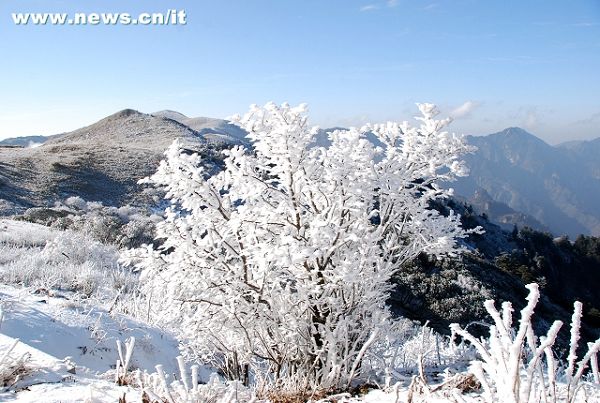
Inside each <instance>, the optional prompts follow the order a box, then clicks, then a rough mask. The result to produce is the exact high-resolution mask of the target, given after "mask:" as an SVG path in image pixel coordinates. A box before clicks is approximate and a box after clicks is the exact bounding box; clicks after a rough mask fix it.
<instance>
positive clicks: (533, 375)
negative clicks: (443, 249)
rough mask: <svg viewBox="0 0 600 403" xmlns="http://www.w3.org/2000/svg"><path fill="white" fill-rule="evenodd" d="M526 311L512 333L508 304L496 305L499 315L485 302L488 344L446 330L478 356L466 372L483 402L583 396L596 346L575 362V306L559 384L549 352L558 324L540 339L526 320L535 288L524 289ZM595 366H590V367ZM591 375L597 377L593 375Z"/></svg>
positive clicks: (577, 325)
mask: <svg viewBox="0 0 600 403" xmlns="http://www.w3.org/2000/svg"><path fill="white" fill-rule="evenodd" d="M527 288H528V289H529V296H528V297H527V302H528V303H527V306H525V308H523V310H522V311H521V318H520V320H519V326H518V328H517V329H513V327H512V326H513V316H512V314H513V309H512V305H511V303H510V302H504V303H503V304H502V310H501V311H500V312H499V311H498V310H497V309H496V307H495V306H494V301H492V300H488V301H486V303H485V308H486V310H487V311H488V313H489V314H490V316H491V318H492V319H493V321H494V325H491V326H490V336H489V339H488V340H483V339H482V340H478V339H476V338H475V337H473V336H472V335H471V334H470V333H469V332H468V331H466V330H465V329H463V328H461V327H460V326H459V325H458V324H452V325H451V329H452V332H453V333H455V334H458V335H459V336H461V337H463V338H464V339H465V340H467V341H468V342H469V343H471V344H472V345H473V346H474V347H475V348H476V349H477V351H478V353H479V355H480V359H479V360H476V361H473V362H472V363H471V367H470V371H471V372H472V373H473V374H474V375H475V376H476V377H477V379H478V380H479V381H480V382H481V385H482V387H483V389H484V396H485V398H486V401H489V402H506V403H529V402H540V401H550V402H556V401H565V402H574V401H576V400H577V394H578V393H579V392H583V388H584V386H585V385H584V384H583V383H582V375H583V372H584V371H585V369H586V368H587V367H588V364H589V363H590V360H592V362H593V360H595V357H596V356H597V354H598V350H599V348H600V340H598V341H596V342H595V343H590V344H589V345H588V352H587V353H586V355H585V356H584V357H583V358H581V359H580V360H579V361H577V356H576V350H577V345H578V344H577V343H578V340H579V330H580V325H581V322H580V319H581V303H579V302H577V303H575V313H574V314H573V321H572V324H571V347H570V353H569V356H568V358H567V361H568V366H567V369H566V370H565V379H564V382H565V383H566V386H565V385H564V384H559V383H558V379H559V378H558V363H557V362H556V360H555V358H554V352H553V351H552V346H553V345H554V342H555V340H556V336H557V334H558V331H559V330H560V328H561V326H562V322H561V321H555V322H554V324H553V325H552V326H551V327H550V329H549V330H548V332H547V334H546V335H545V336H541V337H539V338H538V337H536V336H535V335H534V332H533V326H532V322H531V318H532V316H533V313H534V308H535V306H536V304H537V302H538V299H539V296H540V294H539V290H538V285H537V284H529V285H527ZM594 365H595V364H593V366H594ZM596 373H597V371H596Z"/></svg>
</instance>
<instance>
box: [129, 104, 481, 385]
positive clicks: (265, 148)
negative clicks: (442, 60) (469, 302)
mask: <svg viewBox="0 0 600 403" xmlns="http://www.w3.org/2000/svg"><path fill="white" fill-rule="evenodd" d="M419 109H420V111H421V113H422V117H419V118H417V119H419V120H420V121H421V125H420V126H419V127H412V126H411V125H409V123H407V122H403V123H387V124H383V125H376V126H369V127H365V128H362V129H356V128H352V129H349V130H335V131H333V132H331V133H329V139H330V142H331V144H330V145H329V146H328V147H319V146H317V145H316V143H315V135H316V134H317V132H318V129H317V128H315V127H310V126H309V125H308V118H307V116H306V114H305V107H304V106H303V105H301V106H299V107H290V106H289V105H287V104H283V105H281V106H276V105H274V104H267V105H266V106H265V107H257V106H254V107H252V109H251V110H250V112H249V113H248V114H246V115H245V116H244V117H236V118H234V122H235V123H236V124H238V125H240V126H241V127H243V128H244V129H245V130H247V131H248V133H249V134H248V138H249V139H250V140H251V141H252V146H253V148H252V150H247V149H245V148H244V147H242V146H235V147H233V148H232V149H230V150H225V151H224V154H225V155H226V158H225V161H224V164H225V168H224V170H223V171H221V172H220V173H218V174H214V175H209V173H207V172H206V171H205V170H204V168H203V167H202V158H201V157H200V156H199V155H197V154H195V153H191V152H189V151H188V150H185V149H184V148H183V146H182V145H181V144H179V143H177V142H175V143H174V144H173V145H172V146H171V147H170V148H169V149H168V150H167V152H166V153H165V155H166V159H165V160H164V161H162V162H161V164H160V167H159V169H158V171H157V173H156V174H155V175H153V176H152V177H151V178H149V179H147V180H146V182H148V183H151V184H154V185H158V186H162V187H165V188H166V191H167V196H166V197H167V198H168V199H170V201H171V206H170V207H169V208H168V209H167V210H166V213H165V214H166V219H165V221H164V222H162V223H160V224H158V226H157V236H158V237H159V238H162V239H164V240H165V242H164V245H163V246H162V247H161V248H158V249H154V248H152V247H148V248H143V249H138V250H136V251H133V252H131V253H130V254H129V258H128V259H129V261H130V262H136V263H137V264H138V265H139V267H141V268H143V269H144V272H143V276H144V278H145V282H144V284H145V293H146V295H148V296H149V298H151V299H152V300H153V301H155V302H154V310H153V312H154V314H155V317H156V318H158V319H157V320H158V321H161V322H163V323H164V324H166V325H170V326H171V327H173V328H175V329H177V331H178V332H179V335H180V336H181V338H182V340H183V341H184V343H185V345H186V346H187V347H188V348H189V350H190V351H191V352H192V354H194V355H195V356H196V357H201V358H203V359H205V360H208V361H209V362H211V363H212V364H213V365H216V366H218V367H219V368H221V369H222V370H223V371H224V373H226V374H227V376H229V377H230V378H232V379H239V380H242V381H243V382H245V383H248V382H252V381H253V382H255V383H256V384H259V385H263V386H264V387H265V388H266V389H269V388H270V389H273V388H275V389H277V388H279V389H287V390H297V391H308V390H311V389H335V388H344V387H347V386H348V385H349V384H350V382H351V381H352V379H353V378H355V377H356V376H357V375H358V374H359V372H360V371H361V369H362V366H361V362H362V361H363V359H364V357H365V355H366V354H367V353H369V351H370V350H371V349H372V347H373V345H375V344H376V343H377V342H378V341H379V340H381V339H382V338H384V337H387V336H388V335H389V333H390V332H391V331H393V329H394V326H393V321H392V320H391V318H390V314H389V312H388V309H387V308H386V304H385V301H386V298H387V295H388V291H389V282H388V280H389V278H390V276H391V275H392V274H393V273H394V272H395V271H396V270H398V269H399V268H400V267H401V265H402V264H403V263H404V262H405V261H407V260H408V259H412V258H414V257H415V256H416V255H418V254H419V253H422V252H425V253H429V254H437V255H443V254H454V253H456V252H457V250H458V249H459V247H458V245H457V239H459V238H463V237H465V236H467V232H466V231H464V230H462V229H461V228H460V224H459V220H458V217H457V216H455V215H453V214H449V215H448V216H444V215H441V214H439V213H438V212H437V211H436V210H434V209H431V208H430V203H431V202H432V201H433V200H436V199H438V198H443V197H446V196H447V195H448V193H449V192H448V191H447V190H444V189H442V188H441V187H440V186H439V183H440V182H442V181H450V180H453V179H454V178H455V177H456V176H460V175H464V174H465V173H466V170H465V167H464V166H463V164H462V163H461V162H460V160H459V159H460V156H461V155H462V154H464V153H465V152H469V151H471V148H470V147H469V146H467V145H466V143H464V142H463V140H462V139H461V138H460V137H457V136H455V135H452V134H449V133H448V132H445V131H442V130H443V128H444V127H445V126H446V125H447V124H448V123H449V120H435V119H434V117H435V116H436V114H437V111H436V109H435V107H434V106H433V105H431V104H420V105H419ZM367 133H369V136H370V138H371V139H373V138H375V139H376V140H375V141H373V140H371V141H369V140H368V139H367ZM375 143H376V144H375Z"/></svg>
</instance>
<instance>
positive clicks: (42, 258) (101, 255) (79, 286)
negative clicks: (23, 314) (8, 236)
mask: <svg viewBox="0 0 600 403" xmlns="http://www.w3.org/2000/svg"><path fill="white" fill-rule="evenodd" d="M28 225H30V224H28ZM0 250H2V251H3V252H5V253H3V258H4V259H2V260H0V281H2V282H4V283H8V284H19V285H22V286H26V287H34V288H40V289H45V290H52V289H55V290H68V291H75V292H77V293H79V294H82V295H84V296H87V297H90V296H92V295H97V296H98V297H102V298H105V297H108V298H111V297H112V296H113V295H114V294H115V293H116V292H118V290H121V289H123V288H127V289H132V288H135V284H137V282H138V276H137V275H135V274H133V273H131V271H130V270H129V269H126V268H123V267H121V266H120V265H119V264H118V258H119V253H118V251H117V249H116V248H115V247H114V246H110V245H109V246H107V245H103V244H101V243H100V242H98V241H95V240H93V239H90V238H88V237H86V236H85V235H83V234H79V233H76V232H72V231H66V232H60V231H59V232H56V231H55V233H54V234H53V235H52V236H49V239H47V241H46V245H45V246H44V247H43V248H40V247H28V246H17V245H12V244H10V243H0Z"/></svg>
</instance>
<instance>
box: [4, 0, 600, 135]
mask: <svg viewBox="0 0 600 403" xmlns="http://www.w3.org/2000/svg"><path fill="white" fill-rule="evenodd" d="M167 8H174V9H185V11H186V13H187V25H185V26H162V27H157V26H60V27H59V26H50V25H47V26H15V25H14V24H13V23H12V19H11V13H12V12H130V13H132V14H134V13H138V12H160V11H164V10H166V9H167ZM0 37H1V38H2V41H0V54H1V58H0V60H1V62H0V72H1V73H2V74H0V94H1V95H0V138H3V137H12V136H17V135H34V134H53V133H59V132H64V131H68V130H72V129H75V128H78V127H81V126H83V125H86V124H90V123H92V122H94V121H96V120H98V119H100V118H102V117H104V116H106V115H108V114H110V113H113V112H116V111H118V110H120V109H123V108H126V107H129V108H134V109H138V110H140V111H143V112H154V111H158V110H162V109H174V110H177V111H180V112H182V113H185V114H186V115H188V116H211V117H226V116H230V115H232V114H234V113H238V112H244V111H245V110H246V109H247V107H248V105H249V104H251V103H264V102H267V101H269V100H273V101H275V102H283V101H289V102H290V103H298V102H308V103H309V105H310V109H311V118H312V121H313V123H315V124H319V125H321V126H332V125H357V124H362V123H364V122H366V121H371V122H376V121H382V120H405V119H408V118H410V117H411V116H413V115H414V114H415V110H416V108H415V107H414V103H415V102H434V103H436V104H438V105H439V106H440V108H441V109H442V111H443V112H444V113H445V114H447V115H453V116H455V119H456V120H455V122H454V123H453V125H452V130H453V131H456V132H462V133H467V134H487V133H491V132H495V131H499V130H501V129H503V128H505V127H508V126H521V127H523V128H525V129H527V130H529V131H530V132H532V133H534V134H536V135H537V136H539V137H541V138H543V139H544V140H546V141H548V142H550V143H558V142H561V141H566V140H571V139H585V138H595V137H600V73H599V72H600V1H598V0H587V1H584V0H581V1H577V0H573V1H566V0H545V1H537V0H520V1H516V0H504V1H501V0H496V1H493V0H489V1H487V0H486V1H484V0H479V1H478V0H454V1H441V0H440V1H438V0H432V1H417V0H413V1H409V0H404V1H403V0H397V1H386V0H372V1H370V0H365V1H363V0H337V1H334V0H302V1H299V0H280V1H275V0H220V1H216V0H215V1H210V2H209V1H192V0H189V1H183V0H170V1H166V0H163V1H159V0H144V1H140V0H135V1H131V0H119V1H117V0H101V1H100V0H99V1H91V0H85V1H84V0H62V1H58V0H37V1H33V0H2V1H1V2H0Z"/></svg>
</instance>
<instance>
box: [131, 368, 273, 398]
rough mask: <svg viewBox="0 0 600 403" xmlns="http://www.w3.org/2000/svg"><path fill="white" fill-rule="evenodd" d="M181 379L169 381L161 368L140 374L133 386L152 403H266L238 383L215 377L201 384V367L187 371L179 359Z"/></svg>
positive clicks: (137, 375)
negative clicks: (150, 372)
mask: <svg viewBox="0 0 600 403" xmlns="http://www.w3.org/2000/svg"><path fill="white" fill-rule="evenodd" d="M177 362H178V364H179V379H177V380H175V379H170V377H169V376H168V375H166V374H165V372H164V370H163V368H162V366H161V365H157V366H156V372H155V373H152V374H148V373H147V372H140V371H137V372H136V373H135V374H134V375H133V376H134V379H135V380H134V385H135V386H136V387H138V388H140V389H141V391H142V396H143V399H145V400H144V401H147V402H150V403H163V402H168V403H205V402H214V403H231V402H255V403H259V402H264V403H267V401H262V400H260V401H259V400H257V399H256V397H255V395H254V393H253V392H252V390H250V389H249V388H247V387H245V386H244V385H242V384H241V382H239V381H230V382H223V381H222V380H220V379H219V377H218V376H217V375H216V374H213V375H212V376H211V377H210V380H209V381H208V383H206V384H202V385H201V384H199V367H198V366H197V365H193V366H192V368H191V372H188V370H187V368H186V365H185V362H184V360H183V357H181V356H180V357H177Z"/></svg>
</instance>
